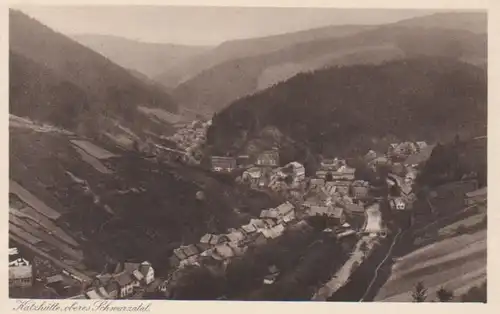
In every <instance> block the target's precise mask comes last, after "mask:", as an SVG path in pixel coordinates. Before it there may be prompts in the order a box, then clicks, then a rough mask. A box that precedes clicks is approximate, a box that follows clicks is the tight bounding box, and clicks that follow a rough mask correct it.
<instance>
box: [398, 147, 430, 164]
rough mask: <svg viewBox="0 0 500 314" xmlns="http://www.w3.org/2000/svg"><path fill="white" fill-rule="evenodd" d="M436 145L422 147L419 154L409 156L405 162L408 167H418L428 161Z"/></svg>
mask: <svg viewBox="0 0 500 314" xmlns="http://www.w3.org/2000/svg"><path fill="white" fill-rule="evenodd" d="M435 146H436V145H429V146H425V147H422V148H421V149H420V151H419V152H417V153H415V154H412V155H410V156H408V157H407V158H406V160H405V162H404V163H405V164H406V165H417V164H420V163H423V162H425V161H427V160H428V159H429V158H430V157H431V154H432V151H433V149H434V147H435Z"/></svg>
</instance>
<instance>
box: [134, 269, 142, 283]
mask: <svg viewBox="0 0 500 314" xmlns="http://www.w3.org/2000/svg"><path fill="white" fill-rule="evenodd" d="M132 275H133V276H134V278H135V279H137V280H138V281H141V280H143V279H144V275H143V274H142V273H141V272H140V271H139V270H138V269H136V270H134V271H133V272H132Z"/></svg>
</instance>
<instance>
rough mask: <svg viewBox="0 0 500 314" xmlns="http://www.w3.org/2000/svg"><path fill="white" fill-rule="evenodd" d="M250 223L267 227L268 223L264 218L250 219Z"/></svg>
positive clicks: (257, 226)
mask: <svg viewBox="0 0 500 314" xmlns="http://www.w3.org/2000/svg"><path fill="white" fill-rule="evenodd" d="M250 224H252V225H254V226H255V227H256V228H265V227H266V223H265V222H264V221H263V220H262V219H255V218H252V219H250Z"/></svg>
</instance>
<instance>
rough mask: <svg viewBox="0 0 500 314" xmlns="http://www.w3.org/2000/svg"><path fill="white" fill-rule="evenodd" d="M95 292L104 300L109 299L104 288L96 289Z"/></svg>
mask: <svg viewBox="0 0 500 314" xmlns="http://www.w3.org/2000/svg"><path fill="white" fill-rule="evenodd" d="M97 292H99V294H100V295H101V296H103V297H104V298H105V299H110V298H111V296H110V295H109V294H108V291H106V289H105V288H104V287H99V289H97Z"/></svg>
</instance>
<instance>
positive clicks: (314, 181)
mask: <svg viewBox="0 0 500 314" xmlns="http://www.w3.org/2000/svg"><path fill="white" fill-rule="evenodd" d="M310 183H311V185H318V186H322V185H325V180H324V179H317V178H312V179H311V181H310Z"/></svg>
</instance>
